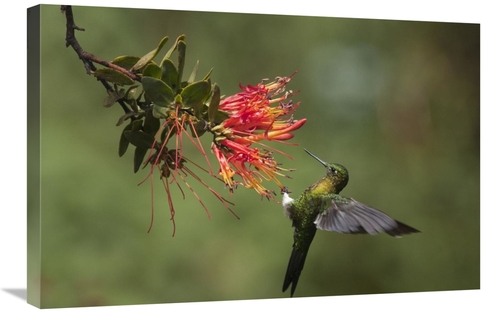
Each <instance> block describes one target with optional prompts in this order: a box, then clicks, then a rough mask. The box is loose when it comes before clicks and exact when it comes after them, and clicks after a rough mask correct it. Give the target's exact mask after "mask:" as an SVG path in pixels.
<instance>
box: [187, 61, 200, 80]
mask: <svg viewBox="0 0 500 313" xmlns="http://www.w3.org/2000/svg"><path fill="white" fill-rule="evenodd" d="M198 66H200V60H198V61H196V64H195V66H194V68H193V71H192V72H191V75H189V79H188V80H187V81H188V83H192V82H194V80H195V79H196V74H198Z"/></svg>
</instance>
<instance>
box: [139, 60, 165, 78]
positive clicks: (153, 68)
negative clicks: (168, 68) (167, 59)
mask: <svg viewBox="0 0 500 313" xmlns="http://www.w3.org/2000/svg"><path fill="white" fill-rule="evenodd" d="M142 75H143V76H150V77H154V78H161V68H160V67H159V66H158V65H156V64H155V63H149V64H148V65H146V67H145V68H144V70H143V71H142Z"/></svg>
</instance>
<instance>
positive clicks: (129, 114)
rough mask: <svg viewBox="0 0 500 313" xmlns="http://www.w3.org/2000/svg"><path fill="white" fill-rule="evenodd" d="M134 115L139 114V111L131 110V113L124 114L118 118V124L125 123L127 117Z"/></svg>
mask: <svg viewBox="0 0 500 313" xmlns="http://www.w3.org/2000/svg"><path fill="white" fill-rule="evenodd" d="M134 115H137V113H136V112H129V113H126V114H123V115H122V116H120V118H119V119H118V122H117V123H116V126H120V125H121V124H123V122H125V121H126V120H127V119H129V118H130V117H131V116H134Z"/></svg>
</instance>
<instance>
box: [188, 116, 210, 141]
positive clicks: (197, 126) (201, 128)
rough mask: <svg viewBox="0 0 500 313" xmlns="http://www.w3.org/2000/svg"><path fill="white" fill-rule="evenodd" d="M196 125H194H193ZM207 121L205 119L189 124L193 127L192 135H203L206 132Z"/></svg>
mask: <svg viewBox="0 0 500 313" xmlns="http://www.w3.org/2000/svg"><path fill="white" fill-rule="evenodd" d="M193 126H194V127H193ZM205 126H206V122H205V121H204V120H198V122H196V123H193V124H191V123H190V124H189V128H191V135H192V136H193V137H201V136H202V135H203V134H204V133H205V132H206V128H205Z"/></svg>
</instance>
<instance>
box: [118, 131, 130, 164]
mask: <svg viewBox="0 0 500 313" xmlns="http://www.w3.org/2000/svg"><path fill="white" fill-rule="evenodd" d="M131 129H132V123H130V124H128V125H127V126H125V127H124V128H123V131H122V133H121V135H120V142H119V143H118V155H119V156H123V155H124V154H125V152H127V148H128V144H129V141H128V139H127V137H125V135H124V134H123V133H124V132H125V131H127V130H131Z"/></svg>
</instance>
